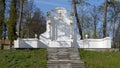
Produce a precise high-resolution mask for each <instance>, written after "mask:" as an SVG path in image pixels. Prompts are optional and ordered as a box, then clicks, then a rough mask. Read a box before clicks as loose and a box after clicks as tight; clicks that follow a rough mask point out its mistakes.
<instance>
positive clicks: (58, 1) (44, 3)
mask: <svg viewBox="0 0 120 68" xmlns="http://www.w3.org/2000/svg"><path fill="white" fill-rule="evenodd" d="M34 1H35V5H36V6H37V7H38V8H40V9H41V10H42V11H43V12H44V13H46V12H47V11H51V10H52V9H53V8H55V7H64V8H67V9H68V10H70V11H71V8H72V6H71V3H70V0H34ZM88 1H89V2H90V3H91V4H92V5H100V4H101V3H103V2H104V0H88Z"/></svg>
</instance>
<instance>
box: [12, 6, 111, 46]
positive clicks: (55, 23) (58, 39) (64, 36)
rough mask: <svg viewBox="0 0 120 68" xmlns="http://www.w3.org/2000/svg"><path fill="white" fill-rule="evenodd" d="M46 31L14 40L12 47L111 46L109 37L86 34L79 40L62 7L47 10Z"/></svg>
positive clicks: (70, 19)
mask: <svg viewBox="0 0 120 68" xmlns="http://www.w3.org/2000/svg"><path fill="white" fill-rule="evenodd" d="M46 21H47V26H46V32H44V33H43V34H41V35H40V38H39V39H37V38H36V37H37V35H36V34H35V38H24V39H20V38H18V39H17V40H15V41H14V48H49V47H75V48H111V38H110V37H106V38H103V39H88V35H86V38H85V39H83V40H80V35H79V34H78V33H77V31H75V23H74V21H73V18H72V16H70V17H68V14H67V10H66V9H65V8H62V7H58V8H55V9H54V10H53V14H51V15H50V12H48V14H47V17H46Z"/></svg>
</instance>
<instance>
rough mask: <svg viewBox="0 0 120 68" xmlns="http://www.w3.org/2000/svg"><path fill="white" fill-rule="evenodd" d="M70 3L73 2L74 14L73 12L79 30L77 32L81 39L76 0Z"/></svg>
mask: <svg viewBox="0 0 120 68" xmlns="http://www.w3.org/2000/svg"><path fill="white" fill-rule="evenodd" d="M72 4H73V9H74V14H75V17H76V21H77V27H78V30H79V34H80V36H81V39H83V35H82V27H81V24H80V21H79V18H78V13H77V7H76V4H77V1H76V0H72Z"/></svg>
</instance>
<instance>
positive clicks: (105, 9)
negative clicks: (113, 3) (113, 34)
mask: <svg viewBox="0 0 120 68" xmlns="http://www.w3.org/2000/svg"><path fill="white" fill-rule="evenodd" d="M107 7H108V0H105V4H104V22H103V38H104V37H106V30H107V28H106V26H107Z"/></svg>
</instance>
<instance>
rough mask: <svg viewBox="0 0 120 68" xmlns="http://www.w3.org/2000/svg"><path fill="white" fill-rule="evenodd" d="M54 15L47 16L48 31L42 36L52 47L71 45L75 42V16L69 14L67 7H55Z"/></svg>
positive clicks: (42, 39) (41, 38)
mask: <svg viewBox="0 0 120 68" xmlns="http://www.w3.org/2000/svg"><path fill="white" fill-rule="evenodd" d="M53 12H54V14H53V16H48V17H47V31H46V32H45V33H43V34H42V35H41V36H40V40H41V41H43V42H44V41H47V42H44V44H46V45H49V46H50V47H71V44H72V42H73V34H74V28H73V18H72V16H71V17H68V16H67V10H66V9H65V8H61V7H58V8H55V9H54V10H53Z"/></svg>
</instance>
